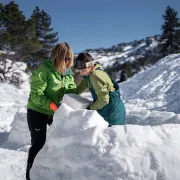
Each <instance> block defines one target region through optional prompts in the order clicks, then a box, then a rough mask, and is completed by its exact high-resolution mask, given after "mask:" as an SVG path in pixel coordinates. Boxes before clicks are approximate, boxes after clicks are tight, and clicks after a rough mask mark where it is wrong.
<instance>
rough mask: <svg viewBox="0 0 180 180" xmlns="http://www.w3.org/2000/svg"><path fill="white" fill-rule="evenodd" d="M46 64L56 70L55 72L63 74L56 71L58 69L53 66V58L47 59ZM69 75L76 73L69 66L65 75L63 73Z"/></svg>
mask: <svg viewBox="0 0 180 180" xmlns="http://www.w3.org/2000/svg"><path fill="white" fill-rule="evenodd" d="M45 65H46V66H47V67H48V68H49V69H51V70H52V71H54V72H56V73H58V74H60V75H62V74H61V73H59V72H57V71H56V69H55V68H54V66H53V63H52V60H51V59H48V60H46V61H45ZM68 75H74V73H73V72H72V70H71V68H67V69H66V72H65V73H64V75H62V76H68Z"/></svg>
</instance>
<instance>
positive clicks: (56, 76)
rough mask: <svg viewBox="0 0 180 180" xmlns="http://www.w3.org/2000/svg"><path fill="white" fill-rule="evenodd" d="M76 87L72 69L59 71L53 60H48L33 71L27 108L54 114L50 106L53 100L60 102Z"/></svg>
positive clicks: (56, 102)
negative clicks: (62, 73) (63, 72)
mask: <svg viewBox="0 0 180 180" xmlns="http://www.w3.org/2000/svg"><path fill="white" fill-rule="evenodd" d="M74 88H76V85H75V83H74V78H73V72H72V71H71V69H67V70H66V73H65V75H61V74H60V73H58V72H57V71H56V70H55V68H54V67H53V64H52V61H51V60H47V61H46V62H45V63H44V64H42V65H41V66H40V67H39V68H38V69H37V70H34V71H33V73H32V79H31V91H30V95H29V100H28V104H27V108H29V109H32V110H34V111H38V112H40V113H43V114H47V115H52V114H53V113H54V111H52V110H51V109H50V108H49V105H50V103H51V102H54V103H55V104H58V103H60V101H61V100H62V98H63V96H64V94H66V91H67V92H68V90H70V89H74Z"/></svg>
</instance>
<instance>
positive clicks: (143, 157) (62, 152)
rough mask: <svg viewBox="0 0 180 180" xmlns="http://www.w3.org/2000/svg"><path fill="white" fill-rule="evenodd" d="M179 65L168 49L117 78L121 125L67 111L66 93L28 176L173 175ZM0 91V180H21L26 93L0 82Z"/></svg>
mask: <svg viewBox="0 0 180 180" xmlns="http://www.w3.org/2000/svg"><path fill="white" fill-rule="evenodd" d="M126 50H127V51H128V50H129V51H131V50H132V49H131V48H130V47H129V48H127V49H126ZM179 67H180V55H179V54H177V55H171V56H169V57H167V58H164V59H162V60H161V61H159V62H158V63H157V64H155V65H154V66H153V67H151V68H150V69H148V70H146V71H144V72H141V73H139V74H137V75H136V76H134V77H133V78H131V79H129V80H128V81H127V82H124V83H121V84H120V88H121V92H122V93H121V94H122V97H123V101H124V102H125V105H126V107H127V120H126V125H125V126H114V127H112V128H107V123H106V122H105V121H104V120H103V119H102V118H101V117H100V116H99V115H98V114H97V113H96V111H88V110H83V109H81V110H73V109H72V108H70V107H69V106H73V105H72V104H71V102H72V101H71V98H72V97H71V98H70V99H68V97H66V100H65V101H66V102H67V104H68V105H69V106H68V105H65V104H63V105H62V106H61V107H60V108H59V109H58V111H57V112H56V114H55V116H54V122H53V125H52V126H51V127H50V128H49V130H48V132H47V142H46V144H45V146H44V148H43V149H42V151H41V152H40V153H39V154H38V156H37V158H36V160H35V163H34V167H33V169H32V172H31V176H32V177H33V179H34V180H36V179H38V180H50V179H53V180H59V179H62V180H77V179H78V180H84V179H87V180H172V179H173V180H179V173H178V172H179V165H180V158H179V153H180V140H179V136H180V134H179V133H180V125H179V124H180V114H178V113H179V102H178V100H179V82H180V81H179V74H180V68H179ZM0 92H1V94H2V98H0V117H1V121H0V130H1V132H0V162H1V163H0V179H3V180H17V179H18V180H23V179H24V175H25V164H26V159H27V147H28V146H27V145H28V144H29V143H28V141H29V136H28V129H27V124H26V112H25V104H26V103H27V99H28V93H29V92H28V89H25V90H23V89H17V88H15V87H13V86H10V85H7V84H2V83H1V84H0ZM83 96H84V97H87V98H90V94H89V93H85V94H84V95H83ZM76 101H78V100H76ZM69 102H70V103H69ZM74 102H75V101H74ZM87 102H88V101H87ZM79 103H81V102H79ZM83 105H84V104H83ZM83 105H82V106H81V107H83ZM11 107H12V108H11ZM73 107H74V106H73ZM17 111H18V112H17ZM16 112H17V113H16ZM15 114H16V116H15V117H13V116H14V115H15ZM13 120H14V122H13V123H12V124H11V122H12V121H13ZM10 125H12V129H11V127H10ZM10 129H11V131H10V135H9V137H7V136H8V134H9V130H10ZM15 137H16V138H15ZM6 140H8V141H7V142H5V141H6ZM13 143H14V146H12V144H13ZM17 144H18V146H15V145H17Z"/></svg>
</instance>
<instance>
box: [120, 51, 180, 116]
mask: <svg viewBox="0 0 180 180" xmlns="http://www.w3.org/2000/svg"><path fill="white" fill-rule="evenodd" d="M179 87H180V55H179V54H175V55H170V56H168V57H165V58H164V59H162V60H160V61H158V62H157V63H156V64H155V65H154V66H153V67H151V68H149V69H148V70H146V71H143V72H140V73H138V74H137V75H135V76H134V77H132V78H131V79H130V80H129V81H126V82H124V83H122V84H120V88H121V91H122V97H123V98H124V99H125V100H126V103H127V102H128V103H129V104H131V105H132V104H134V106H136V107H142V108H148V109H155V110H161V111H162V110H163V111H170V112H175V113H180V88H179Z"/></svg>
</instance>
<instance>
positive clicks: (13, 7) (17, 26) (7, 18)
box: [1, 1, 25, 51]
mask: <svg viewBox="0 0 180 180" xmlns="http://www.w3.org/2000/svg"><path fill="white" fill-rule="evenodd" d="M1 20H2V21H1V23H2V26H1V27H2V28H3V42H4V43H5V44H6V48H8V49H9V50H11V51H16V50H17V49H18V48H19V45H20V42H22V41H23V40H24V33H25V32H24V31H25V16H24V15H23V13H22V11H20V10H19V7H18V5H17V4H15V3H14V1H11V2H10V3H9V4H7V5H6V6H4V8H3V9H2V19H1Z"/></svg>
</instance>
